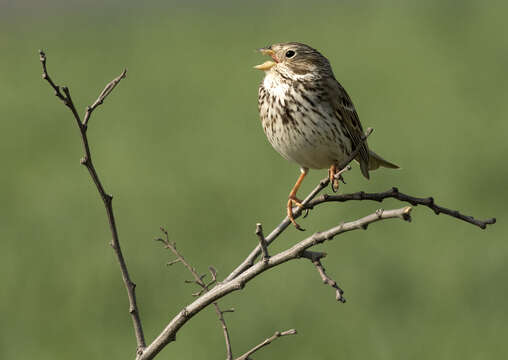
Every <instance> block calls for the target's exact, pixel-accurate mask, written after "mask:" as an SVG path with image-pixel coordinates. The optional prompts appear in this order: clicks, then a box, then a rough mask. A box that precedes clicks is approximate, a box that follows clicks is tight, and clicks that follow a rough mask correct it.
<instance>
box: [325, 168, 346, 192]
mask: <svg viewBox="0 0 508 360" xmlns="http://www.w3.org/2000/svg"><path fill="white" fill-rule="evenodd" d="M338 173H339V171H338V169H337V166H335V165H332V166H330V169H328V178H329V179H330V186H331V188H332V191H333V192H337V191H338V190H339V184H340V179H341V178H342V175H340V174H339V176H338V177H336V176H335V175H336V174H338ZM342 180H343V181H344V179H342Z"/></svg>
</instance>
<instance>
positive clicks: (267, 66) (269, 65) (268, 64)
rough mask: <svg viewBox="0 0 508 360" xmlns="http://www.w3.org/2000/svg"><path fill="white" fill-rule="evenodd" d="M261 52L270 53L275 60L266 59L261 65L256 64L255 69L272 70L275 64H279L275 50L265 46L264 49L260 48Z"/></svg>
mask: <svg viewBox="0 0 508 360" xmlns="http://www.w3.org/2000/svg"><path fill="white" fill-rule="evenodd" d="M259 52H260V53H261V54H263V55H268V56H270V57H271V58H272V59H273V60H275V61H265V62H264V63H262V64H260V65H256V66H254V69H258V70H263V71H268V70H270V69H271V68H272V67H273V66H274V65H276V64H277V62H278V61H277V58H276V57H275V51H273V50H272V49H266V48H263V49H259Z"/></svg>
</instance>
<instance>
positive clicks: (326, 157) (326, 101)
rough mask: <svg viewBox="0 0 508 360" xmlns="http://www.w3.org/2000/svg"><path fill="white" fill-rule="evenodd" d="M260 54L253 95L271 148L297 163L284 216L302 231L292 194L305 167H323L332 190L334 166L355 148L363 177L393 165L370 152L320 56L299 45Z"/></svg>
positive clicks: (342, 92)
mask: <svg viewBox="0 0 508 360" xmlns="http://www.w3.org/2000/svg"><path fill="white" fill-rule="evenodd" d="M259 51H260V52H261V53H262V54H264V55H268V56H270V57H271V58H272V60H273V61H266V62H264V63H263V64H261V65H257V66H255V68H256V69H258V70H262V71H264V72H265V78H264V79H263V81H262V83H261V84H260V86H259V92H258V107H259V115H260V118H261V123H262V125H263V130H264V132H265V134H266V136H267V137H268V141H269V142H270V144H272V146H273V147H274V148H275V150H277V152H278V153H279V154H281V155H282V156H283V157H284V158H285V159H287V160H290V161H294V162H296V163H297V164H299V165H300V171H301V174H300V177H299V178H298V180H297V181H296V184H295V186H294V187H293V189H292V190H291V192H290V193H289V199H288V203H287V215H288V218H289V219H290V220H291V222H292V223H293V224H294V225H295V227H296V228H297V229H299V230H303V229H302V228H301V227H300V226H299V225H298V224H297V223H296V221H295V219H294V216H293V205H296V206H299V207H302V208H303V205H302V203H301V200H299V199H298V198H297V197H296V193H297V191H298V188H299V187H300V185H301V183H302V181H303V178H304V177H305V175H306V174H307V172H308V170H309V169H325V168H328V169H329V170H328V173H329V177H330V183H331V186H332V190H333V191H336V190H337V189H338V185H339V180H338V179H337V178H336V176H335V174H336V173H338V172H339V171H340V170H341V169H339V168H338V165H339V164H341V163H342V162H343V161H344V160H345V159H346V158H347V157H348V156H349V155H350V154H351V153H352V152H353V151H354V149H355V148H356V147H357V146H361V148H360V152H359V154H358V156H357V157H356V160H357V161H358V162H359V163H360V169H361V171H362V174H363V176H365V177H366V178H367V179H368V178H369V171H370V170H375V169H377V168H379V167H381V166H382V167H387V168H391V169H396V168H398V166H397V165H395V164H393V163H391V162H389V161H386V160H384V159H383V158H382V157H381V156H379V155H377V154H376V153H374V152H373V151H371V150H369V148H368V146H367V142H366V141H363V140H364V139H362V138H363V136H364V133H363V129H362V124H361V123H360V120H359V118H358V114H357V113H356V110H355V107H354V105H353V103H352V101H351V99H350V98H349V95H348V94H347V92H346V90H344V88H343V87H342V86H341V85H340V84H339V82H338V81H337V80H336V79H335V76H334V75H333V71H332V68H331V66H330V62H329V61H328V59H327V58H325V57H324V56H323V55H321V53H319V52H318V51H317V50H315V49H313V48H311V47H310V46H308V45H305V44H301V43H298V42H289V43H280V44H274V45H271V46H269V47H266V48H262V49H260V50H259Z"/></svg>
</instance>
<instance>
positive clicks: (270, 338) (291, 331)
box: [235, 329, 296, 360]
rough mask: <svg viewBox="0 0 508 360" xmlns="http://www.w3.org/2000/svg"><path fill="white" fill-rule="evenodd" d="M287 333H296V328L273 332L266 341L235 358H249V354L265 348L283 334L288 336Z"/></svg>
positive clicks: (238, 359)
mask: <svg viewBox="0 0 508 360" xmlns="http://www.w3.org/2000/svg"><path fill="white" fill-rule="evenodd" d="M287 335H296V330H295V329H289V330H286V331H283V332H280V331H276V332H275V334H273V335H272V336H271V337H269V338H267V339H266V340H265V341H263V342H262V343H260V344H259V345H256V346H254V347H253V348H252V349H250V350H249V351H247V352H246V353H245V354H243V355H242V356H239V357H237V358H236V359H235V360H248V359H249V356H251V355H252V354H254V353H255V352H256V351H258V350H259V349H261V348H264V347H265V346H267V345H270V344H271V343H272V341H274V340H275V339H278V338H280V337H281V336H287Z"/></svg>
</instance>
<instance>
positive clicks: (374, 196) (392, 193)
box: [306, 187, 496, 229]
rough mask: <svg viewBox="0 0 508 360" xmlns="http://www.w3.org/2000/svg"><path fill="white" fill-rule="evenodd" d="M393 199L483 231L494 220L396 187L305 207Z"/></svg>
mask: <svg viewBox="0 0 508 360" xmlns="http://www.w3.org/2000/svg"><path fill="white" fill-rule="evenodd" d="M388 198H393V199H397V200H400V201H404V202H407V203H410V204H411V205H414V206H416V205H423V206H426V207H428V208H429V209H431V210H433V211H434V213H435V214H436V215H439V214H441V213H443V214H446V215H449V216H451V217H454V218H456V219H459V220H463V221H465V222H467V223H470V224H473V225H476V226H478V227H479V228H481V229H485V228H486V227H487V225H491V224H495V223H496V218H489V219H486V220H478V219H475V218H474V217H472V216H467V215H464V214H461V213H460V212H459V211H457V210H452V209H447V208H445V207H442V206H439V205H437V204H436V203H435V202H434V198H433V197H426V198H419V197H414V196H411V195H407V194H404V193H402V192H400V191H399V189H397V188H396V187H393V188H391V189H390V190H388V191H385V192H380V193H365V192H363V191H360V192H356V193H351V194H342V195H328V194H323V195H321V196H320V197H318V198H316V199H314V200H312V201H310V202H309V203H308V204H307V205H306V207H308V208H310V209H312V208H313V207H314V206H317V205H319V204H322V203H326V202H346V201H351V200H372V201H377V202H382V201H383V200H385V199H388Z"/></svg>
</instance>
